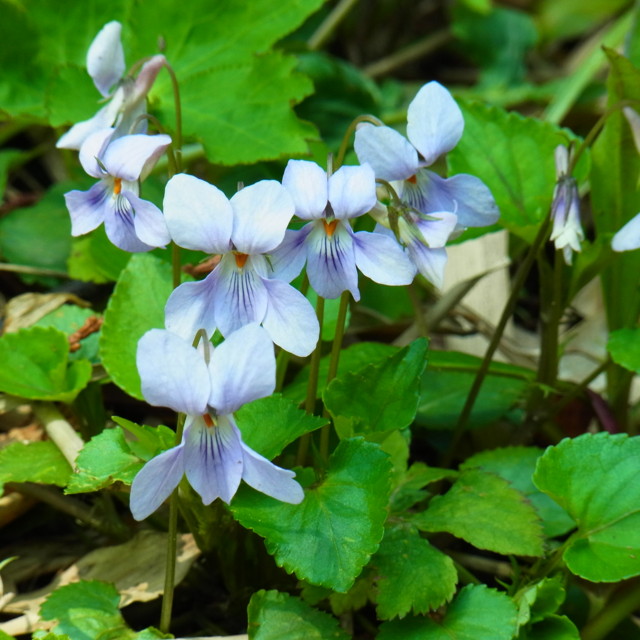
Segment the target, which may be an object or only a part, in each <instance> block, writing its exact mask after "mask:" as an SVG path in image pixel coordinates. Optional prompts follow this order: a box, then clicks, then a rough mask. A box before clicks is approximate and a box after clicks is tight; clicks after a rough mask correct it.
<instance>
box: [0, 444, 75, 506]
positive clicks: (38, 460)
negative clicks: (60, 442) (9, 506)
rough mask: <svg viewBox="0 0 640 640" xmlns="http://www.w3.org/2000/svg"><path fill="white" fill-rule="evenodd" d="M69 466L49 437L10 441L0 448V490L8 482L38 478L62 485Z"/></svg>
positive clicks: (40, 480)
mask: <svg viewBox="0 0 640 640" xmlns="http://www.w3.org/2000/svg"><path fill="white" fill-rule="evenodd" d="M71 472H72V469H71V466H70V465H69V463H68V462H67V460H66V458H65V457H64V456H63V455H62V453H61V452H60V449H58V447H56V445H55V444H53V442H51V441H48V440H47V441H45V442H12V443H11V444H10V445H8V446H6V447H4V448H3V449H0V493H1V492H2V486H3V485H4V484H6V483H7V482H39V483H42V484H55V485H57V486H59V487H64V485H65V484H67V482H68V480H69V476H70V475H71Z"/></svg>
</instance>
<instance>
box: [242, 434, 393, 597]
mask: <svg viewBox="0 0 640 640" xmlns="http://www.w3.org/2000/svg"><path fill="white" fill-rule="evenodd" d="M389 471H390V465H389V462H388V459H387V456H386V454H384V453H383V452H382V451H380V449H379V447H378V446H377V445H375V444H373V443H370V442H365V441H364V440H362V439H361V438H354V439H351V440H343V441H342V442H341V443H340V444H339V445H338V447H337V449H336V450H335V452H334V453H333V455H332V456H331V459H330V462H329V468H328V470H327V474H326V476H325V477H324V480H323V481H322V482H321V483H320V484H319V485H317V486H315V487H312V488H310V489H308V490H307V491H306V492H305V498H304V500H303V501H302V503H301V504H299V505H291V504H285V503H282V502H278V501H277V500H274V499H272V498H269V497H268V496H265V495H263V494H261V493H258V492H257V491H252V490H250V489H248V488H247V487H241V489H240V491H238V493H237V494H236V497H235V498H234V500H233V502H232V503H231V510H232V512H233V515H234V516H235V517H236V519H237V520H238V521H239V522H240V524H242V525H243V526H244V527H247V528H249V529H253V530H254V531H255V532H256V533H257V534H258V535H260V536H262V537H264V538H266V546H267V550H268V551H269V553H271V554H272V555H274V556H275V559H276V562H277V563H278V565H280V566H282V567H284V568H285V569H286V570H287V571H290V572H291V571H293V572H295V574H296V575H297V576H298V578H300V579H303V580H307V581H308V582H311V583H313V584H318V585H323V586H327V587H331V588H332V589H334V590H335V591H341V592H345V591H347V590H348V589H349V588H350V587H351V585H352V584H353V582H354V580H355V578H356V577H357V575H358V574H359V573H360V571H361V570H362V567H363V566H364V565H365V564H366V562H367V561H368V559H369V557H370V556H371V554H372V553H374V552H375V551H376V549H377V548H378V544H379V542H380V540H381V538H382V535H383V524H384V521H385V519H386V515H387V512H386V507H387V503H388V500H389V480H388V475H389ZM282 523H287V524H286V526H284V527H283V526H282Z"/></svg>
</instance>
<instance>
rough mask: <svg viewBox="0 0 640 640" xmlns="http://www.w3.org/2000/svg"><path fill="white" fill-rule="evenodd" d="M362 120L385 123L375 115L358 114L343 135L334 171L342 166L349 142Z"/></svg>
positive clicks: (377, 124) (375, 123)
mask: <svg viewBox="0 0 640 640" xmlns="http://www.w3.org/2000/svg"><path fill="white" fill-rule="evenodd" d="M361 122H369V123H371V124H374V125H376V126H378V127H379V126H382V125H383V124H384V123H383V122H382V120H379V119H378V118H376V117H375V116H370V115H364V116H358V117H357V118H355V119H354V120H353V122H352V123H351V124H350V125H349V126H348V127H347V130H346V131H345V133H344V136H343V137H342V142H341V143H340V149H338V155H337V156H336V160H335V163H334V167H333V168H334V171H337V170H338V169H339V168H340V167H341V166H342V163H343V162H344V157H345V155H347V149H348V148H349V142H350V141H351V136H352V135H353V134H354V132H355V130H356V127H357V126H358V125H359V124H360V123H361Z"/></svg>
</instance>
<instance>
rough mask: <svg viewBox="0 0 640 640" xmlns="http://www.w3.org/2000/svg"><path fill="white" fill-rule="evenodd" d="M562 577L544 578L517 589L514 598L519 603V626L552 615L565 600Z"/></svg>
mask: <svg viewBox="0 0 640 640" xmlns="http://www.w3.org/2000/svg"><path fill="white" fill-rule="evenodd" d="M563 583H564V577H563V576H560V575H556V576H554V577H552V578H544V579H542V580H540V581H539V582H536V583H535V584H532V585H528V586H527V587H524V588H523V589H521V590H520V591H518V592H517V593H516V594H515V596H514V599H515V601H516V602H517V603H518V605H519V611H518V624H519V626H520V627H524V625H529V627H530V626H531V624H533V623H536V622H540V621H541V620H544V619H545V618H547V617H549V616H551V615H553V614H555V613H556V611H557V610H558V609H559V608H560V606H561V605H562V603H563V602H564V600H565V596H566V593H565V589H564V584H563Z"/></svg>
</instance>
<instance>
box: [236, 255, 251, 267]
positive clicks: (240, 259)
mask: <svg viewBox="0 0 640 640" xmlns="http://www.w3.org/2000/svg"><path fill="white" fill-rule="evenodd" d="M233 257H234V258H235V259H236V265H237V267H238V269H242V267H244V265H245V263H246V262H247V258H248V257H249V254H247V253H234V254H233Z"/></svg>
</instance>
